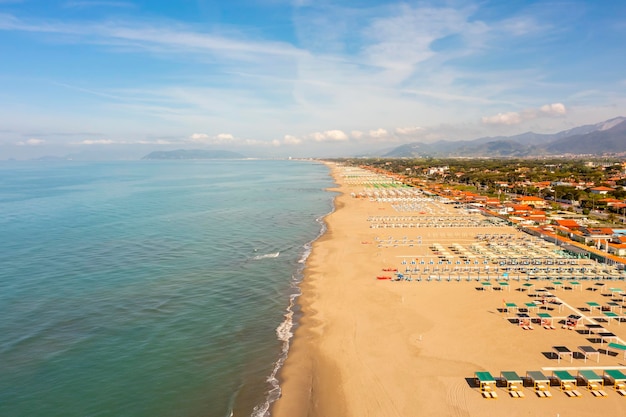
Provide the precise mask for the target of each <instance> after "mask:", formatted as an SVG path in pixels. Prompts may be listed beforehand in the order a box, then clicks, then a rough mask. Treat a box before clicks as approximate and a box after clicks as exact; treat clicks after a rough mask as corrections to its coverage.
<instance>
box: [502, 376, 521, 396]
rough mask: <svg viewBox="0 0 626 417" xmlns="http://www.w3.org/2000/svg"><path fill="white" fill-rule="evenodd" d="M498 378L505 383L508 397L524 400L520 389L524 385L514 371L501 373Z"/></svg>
mask: <svg viewBox="0 0 626 417" xmlns="http://www.w3.org/2000/svg"><path fill="white" fill-rule="evenodd" d="M500 377H501V378H502V379H503V380H504V381H506V388H507V390H508V391H509V395H510V396H511V397H513V398H524V393H523V392H522V390H521V387H522V386H523V385H524V381H523V380H522V377H521V376H519V375H518V374H517V372H515V371H502V372H501V373H500Z"/></svg>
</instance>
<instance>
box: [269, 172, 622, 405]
mask: <svg viewBox="0 0 626 417" xmlns="http://www.w3.org/2000/svg"><path fill="white" fill-rule="evenodd" d="M328 166H329V167H330V168H331V175H332V176H333V178H334V180H335V182H336V183H337V186H336V187H334V188H332V189H330V191H337V192H339V194H338V195H337V197H336V198H335V210H334V211H333V212H332V213H331V214H329V215H328V216H327V217H326V218H325V219H324V221H325V222H326V227H327V230H326V233H325V234H324V235H323V236H321V237H320V238H319V239H318V240H317V241H315V242H314V243H313V245H312V250H311V254H310V256H309V258H308V260H307V262H306V267H305V270H304V278H303V280H302V283H301V291H302V295H301V296H300V298H299V300H298V304H299V305H300V308H301V313H302V316H301V319H300V323H299V326H298V328H297V329H296V330H295V332H294V337H293V339H292V343H291V347H290V350H289V354H288V357H287V359H286V361H285V363H284V366H283V367H282V369H281V371H280V373H279V380H280V386H281V390H282V392H281V398H279V399H278V400H277V401H276V402H275V403H274V404H273V406H272V408H271V415H272V416H273V417H301V416H302V417H304V416H307V417H328V416H342V417H351V416H354V417H357V416H407V415H420V416H442V415H444V416H447V415H450V416H492V415H493V416H495V415H503V414H504V415H510V416H522V415H549V414H552V415H556V414H559V413H560V414H562V415H569V414H572V413H574V414H576V415H579V416H594V415H598V413H604V414H605V415H614V414H615V413H616V412H620V411H623V409H624V408H623V407H624V406H626V399H623V398H621V397H620V396H619V395H618V394H617V393H615V392H611V393H610V394H611V395H609V397H608V398H604V399H601V400H599V399H596V398H593V396H592V395H591V394H590V393H589V392H587V391H586V389H584V388H583V387H580V389H581V390H582V391H584V395H583V396H584V398H582V399H580V400H572V399H571V398H568V397H567V396H565V395H564V394H562V393H559V392H558V387H552V390H553V392H554V396H553V398H552V399H550V400H545V399H541V398H538V397H535V396H534V393H533V392H532V388H524V389H525V390H526V397H527V398H526V399H524V400H515V399H513V398H509V397H508V395H507V393H506V391H504V390H502V388H498V389H499V394H500V395H499V396H500V398H499V399H498V401H488V400H485V399H483V398H482V397H481V395H480V393H479V392H478V389H476V388H475V387H473V386H472V380H473V376H474V372H476V371H484V370H487V371H491V372H492V373H493V374H494V375H495V376H498V375H499V373H500V371H505V370H515V371H517V372H518V373H519V374H520V375H525V372H526V371H531V370H537V369H541V370H544V372H546V374H549V375H551V373H550V372H549V370H550V369H552V368H554V367H556V366H557V361H556V360H555V358H554V357H552V355H550V352H551V350H552V347H553V346H554V345H561V344H563V345H567V346H569V347H570V348H571V349H574V350H575V349H576V347H577V346H578V345H583V344H590V342H588V341H587V339H586V338H585V337H584V336H583V335H581V334H579V333H578V332H572V331H568V330H561V329H560V328H558V329H556V330H544V329H542V328H538V329H536V330H533V331H529V332H525V331H524V330H521V329H520V327H519V326H516V325H514V324H511V322H510V320H509V319H508V317H507V315H505V314H503V313H502V312H500V310H499V308H500V307H501V306H502V304H503V301H504V300H505V299H506V300H507V301H515V302H517V303H518V304H520V305H521V304H522V303H524V302H527V301H528V297H529V292H524V291H522V288H523V287H522V285H521V282H519V281H518V282H514V281H512V282H511V283H510V287H509V288H508V290H509V291H506V292H504V291H485V288H484V287H483V288H480V283H477V282H476V281H477V280H476V279H475V277H473V276H472V277H471V278H472V279H471V281H470V280H469V278H470V274H469V273H468V275H467V277H468V280H466V279H465V276H463V279H460V278H461V276H460V275H459V276H458V278H459V279H458V281H457V280H451V279H450V273H448V282H445V281H446V280H445V279H444V280H442V282H424V281H422V282H415V281H413V282H409V281H401V282H391V281H388V280H377V279H376V276H377V275H380V274H385V273H386V272H381V271H383V270H384V269H386V268H389V267H396V268H399V267H401V266H400V264H401V260H402V259H410V258H412V257H414V258H415V259H417V258H418V257H422V256H428V254H429V253H430V250H429V246H430V245H431V244H434V243H436V242H440V243H441V244H442V245H444V246H446V245H452V244H453V243H457V242H458V243H460V244H462V245H464V246H466V247H469V245H471V244H472V242H474V241H475V236H476V233H485V232H486V233H494V234H496V233H498V234H506V235H507V236H509V239H510V240H511V241H517V240H519V241H520V242H524V241H525V240H528V239H529V237H528V236H527V235H524V234H523V233H521V232H519V231H517V230H515V229H513V228H511V227H496V226H494V227H492V228H489V227H484V226H483V227H480V228H473V227H467V228H454V227H451V228H450V229H440V228H438V227H424V228H422V229H420V230H419V234H420V244H419V245H415V246H413V245H411V247H408V246H407V245H405V246H403V245H389V246H388V247H384V245H377V244H375V243H376V240H377V239H382V238H387V237H389V238H390V239H391V238H392V237H393V238H394V239H401V238H402V236H406V235H409V236H413V235H415V234H416V233H417V232H418V231H417V229H413V230H410V229H408V230H407V229H385V230H376V229H372V228H371V224H370V223H369V222H368V218H372V217H373V216H393V215H395V214H397V212H396V211H395V210H394V209H393V208H392V207H391V205H390V204H384V203H372V202H371V201H368V199H358V198H353V197H352V196H351V192H352V191H353V190H357V187H354V186H353V185H351V184H348V183H347V181H346V179H345V178H342V173H341V168H340V167H337V166H334V165H332V164H328ZM361 188H362V187H361ZM419 215H424V214H423V212H422V213H421V214H419ZM413 238H415V236H413ZM422 238H423V239H424V243H423V244H422V243H421V239H422ZM381 246H382V247H381ZM424 278H426V276H424ZM429 281H430V279H429ZM538 283H539V282H538ZM616 285H617V284H616ZM618 285H620V286H621V287H624V286H625V285H624V282H623V281H622V282H619V284H618ZM477 286H478V287H477ZM584 286H585V289H589V288H591V289H593V288H592V284H591V282H588V283H585V284H584ZM511 287H512V288H513V291H511ZM499 289H500V290H502V288H499ZM598 295H599V294H596V293H595V292H592V291H582V287H581V291H578V290H576V291H571V290H570V291H563V292H559V293H558V296H559V297H562V298H563V299H565V300H566V301H567V302H568V303H569V305H572V306H580V305H584V304H585V302H586V300H588V299H590V298H592V296H594V297H596V298H597V296H598ZM553 314H554V315H556V313H553ZM608 325H610V323H608V324H607V326H608ZM621 327H624V329H621V328H620V327H618V325H617V324H613V325H612V326H611V328H610V329H611V330H612V331H615V333H616V334H617V335H618V336H620V337H622V338H623V337H624V336H626V326H621ZM597 346H598V347H599V346H600V345H599V344H598V345H597ZM559 362H560V361H559ZM625 362H626V360H622V358H621V356H619V355H618V356H616V357H613V356H607V357H604V356H602V360H601V362H600V365H602V366H618V367H619V366H624V365H626V363H625ZM559 365H560V363H559ZM567 365H569V366H575V367H577V368H581V367H584V366H587V364H586V363H585V364H584V365H583V362H582V360H581V359H580V358H578V357H577V358H576V359H573V360H572V364H571V365H570V364H567ZM594 365H596V364H594Z"/></svg>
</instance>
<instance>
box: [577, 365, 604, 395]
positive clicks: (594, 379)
mask: <svg viewBox="0 0 626 417" xmlns="http://www.w3.org/2000/svg"><path fill="white" fill-rule="evenodd" d="M578 378H579V379H581V380H582V381H583V382H584V383H585V385H587V389H588V390H589V391H591V394H593V396H594V397H606V396H607V394H606V392H605V391H604V390H603V389H602V388H603V386H604V378H603V377H602V376H601V375H598V374H597V373H596V372H595V371H594V370H592V369H581V370H579V371H578Z"/></svg>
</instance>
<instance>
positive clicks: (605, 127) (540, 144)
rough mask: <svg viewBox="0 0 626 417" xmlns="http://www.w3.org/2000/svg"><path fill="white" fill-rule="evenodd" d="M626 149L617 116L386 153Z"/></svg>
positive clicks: (625, 128)
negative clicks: (551, 130)
mask: <svg viewBox="0 0 626 417" xmlns="http://www.w3.org/2000/svg"><path fill="white" fill-rule="evenodd" d="M622 152H626V117H616V118H614V119H610V120H607V121H604V122H601V123H596V124H593V125H584V126H579V127H575V128H573V129H569V130H564V131H562V132H558V133H554V134H541V133H534V132H526V133H522V134H519V135H514V136H496V137H482V138H478V139H474V140H468V141H445V140H442V141H438V142H433V143H421V142H415V143H409V144H405V145H401V146H398V147H397V148H394V149H392V150H390V151H388V152H386V153H384V154H383V155H382V156H384V157H388V158H417V157H429V156H431V157H462V156H465V157H530V156H539V155H559V154H561V155H562V154H592V155H601V154H606V153H622Z"/></svg>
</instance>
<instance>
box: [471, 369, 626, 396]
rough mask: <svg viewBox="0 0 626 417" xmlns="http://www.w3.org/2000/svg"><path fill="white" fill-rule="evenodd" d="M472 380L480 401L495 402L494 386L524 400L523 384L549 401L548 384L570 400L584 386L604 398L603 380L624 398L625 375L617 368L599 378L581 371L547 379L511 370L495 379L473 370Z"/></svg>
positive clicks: (592, 373)
mask: <svg viewBox="0 0 626 417" xmlns="http://www.w3.org/2000/svg"><path fill="white" fill-rule="evenodd" d="M475 380H476V383H477V385H478V387H479V388H480V393H481V395H482V396H483V397H484V398H488V399H496V398H498V394H497V392H496V387H497V386H498V384H499V385H500V386H502V387H503V388H505V389H506V392H507V393H508V394H509V395H510V396H511V397H512V398H524V397H525V394H524V392H523V387H524V386H525V385H527V386H528V387H529V388H530V387H532V390H533V391H534V393H535V394H536V395H537V396H538V397H539V398H552V393H551V391H550V387H551V385H555V386H558V387H559V389H560V390H561V391H562V392H563V393H564V394H565V395H567V396H568V397H570V398H580V397H582V396H583V395H582V394H581V392H580V391H579V390H578V387H579V386H584V387H586V389H587V390H588V391H589V392H590V393H591V395H593V396H594V397H607V396H608V394H607V392H606V391H605V389H604V388H605V386H604V384H605V381H607V382H608V383H610V384H612V386H613V389H614V390H615V392H617V393H618V394H620V395H621V396H623V397H624V396H626V374H624V373H623V372H622V371H621V370H619V369H606V370H604V371H603V373H602V375H600V374H598V373H596V372H595V371H593V370H590V369H581V370H579V371H578V374H577V375H576V376H574V375H572V374H571V373H570V372H569V371H566V370H560V371H553V374H552V376H551V377H548V376H546V375H544V374H543V373H542V372H541V371H528V372H527V373H526V377H524V378H523V377H520V376H519V375H518V374H517V373H516V372H514V371H503V372H501V374H500V377H499V378H494V377H493V376H492V375H491V373H489V372H484V371H482V372H481V371H477V372H476V373H475Z"/></svg>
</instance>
